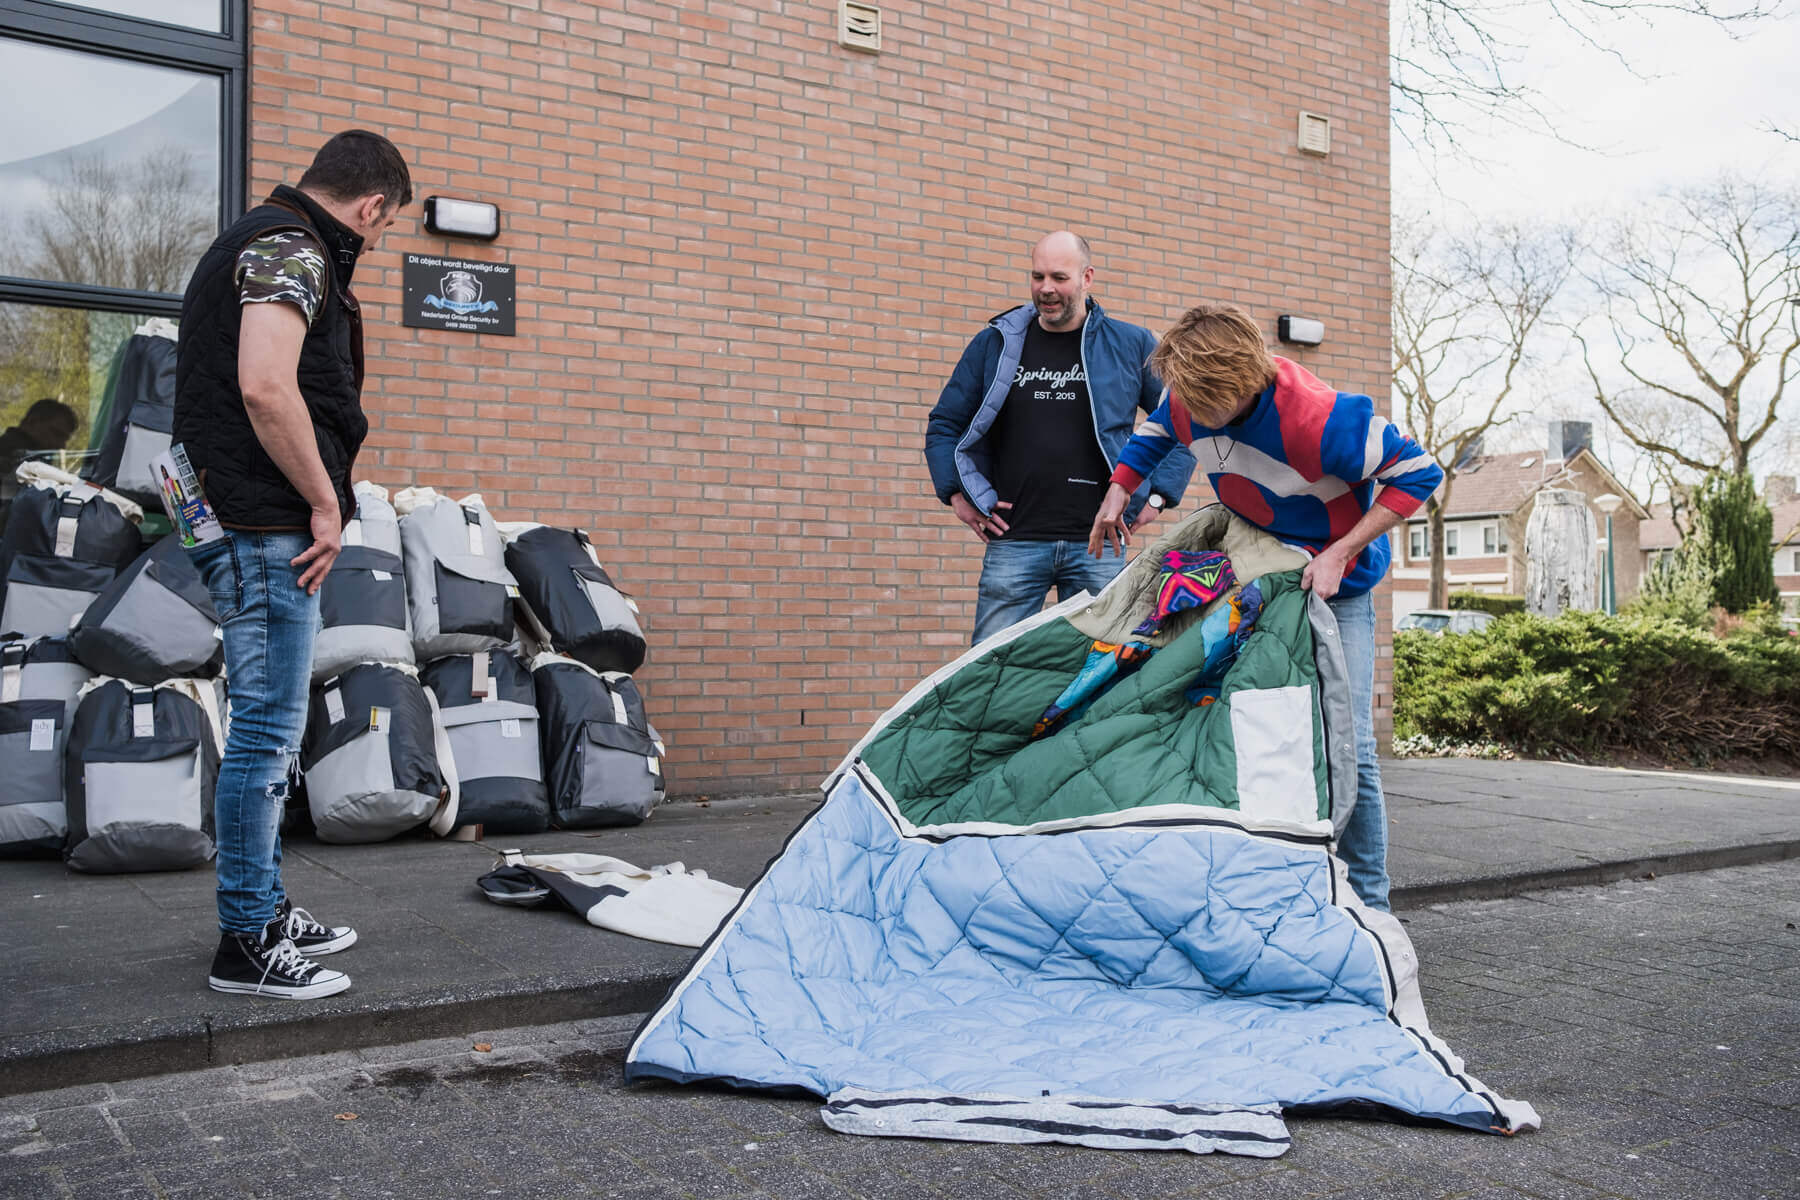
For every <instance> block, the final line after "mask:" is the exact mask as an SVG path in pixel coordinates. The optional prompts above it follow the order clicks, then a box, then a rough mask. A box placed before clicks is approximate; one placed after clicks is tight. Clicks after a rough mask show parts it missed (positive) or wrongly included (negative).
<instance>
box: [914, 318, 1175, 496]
mask: <svg viewBox="0 0 1800 1200" xmlns="http://www.w3.org/2000/svg"><path fill="white" fill-rule="evenodd" d="M1087 313H1088V315H1087V320H1086V321H1085V322H1084V323H1083V324H1082V326H1081V362H1082V366H1083V368H1084V369H1085V371H1086V374H1087V377H1088V398H1089V405H1090V407H1091V408H1092V409H1093V413H1094V437H1095V439H1096V440H1097V441H1099V443H1100V450H1101V453H1103V454H1104V455H1105V456H1106V465H1107V466H1108V467H1109V468H1110V467H1116V466H1118V465H1119V451H1120V450H1122V449H1123V448H1124V446H1125V443H1126V442H1127V441H1128V440H1129V439H1130V438H1131V433H1132V430H1134V429H1136V428H1137V422H1138V415H1139V412H1140V410H1141V411H1142V412H1143V413H1149V412H1152V411H1153V410H1154V409H1155V408H1156V405H1157V402H1158V401H1160V400H1161V399H1162V392H1163V386H1162V382H1161V381H1160V380H1158V379H1157V378H1156V374H1155V372H1153V371H1151V370H1150V368H1149V366H1148V365H1147V362H1148V359H1149V358H1150V352H1151V351H1152V350H1154V349H1156V338H1155V336H1154V335H1152V334H1151V332H1150V331H1149V330H1148V329H1145V328H1144V327H1143V326H1141V325H1132V324H1129V323H1127V322H1125V321H1114V320H1111V319H1110V318H1108V317H1107V315H1106V311H1105V310H1104V309H1102V308H1101V307H1100V306H1099V305H1098V304H1095V303H1094V302H1093V301H1092V300H1091V299H1090V300H1089V301H1088V309H1087ZM1036 318H1037V306H1036V305H1035V304H1022V305H1020V306H1019V307H1018V308H1015V309H1012V310H1010V311H1008V312H1003V313H1001V314H1000V315H999V316H997V317H995V318H994V319H993V320H992V321H990V322H988V327H987V328H986V329H983V330H982V331H981V332H980V333H978V334H976V335H975V337H974V340H972V341H971V342H970V343H969V346H968V349H966V350H964V351H963V355H962V360H961V361H960V362H958V363H957V364H956V370H955V371H953V372H951V374H950V382H949V383H947V384H945V385H944V391H943V394H942V395H940V396H939V397H938V402H937V407H935V408H933V409H932V410H931V417H930V419H929V420H928V421H927V422H926V423H925V463H926V466H928V467H929V468H930V469H931V484H932V487H933V488H935V489H936V491H937V497H938V499H939V500H942V501H943V502H944V503H945V504H948V503H950V499H951V497H952V496H954V495H955V494H956V493H957V492H961V493H962V494H963V495H965V496H967V497H968V498H969V502H970V503H971V504H973V505H974V506H975V507H976V508H978V509H980V510H981V511H982V512H984V513H985V512H989V511H991V510H992V509H993V506H994V502H995V501H996V500H998V499H1000V497H999V495H998V493H996V492H995V491H994V485H993V483H992V482H991V481H990V479H989V475H990V472H991V469H992V465H993V458H994V455H993V447H992V446H990V445H989V444H988V440H987V435H988V430H990V429H992V428H993V427H994V421H995V420H996V419H998V417H999V416H1000V408H1001V406H1002V405H1003V404H1005V403H1006V397H1007V395H1008V394H1009V393H1010V392H1011V391H1012V380H1013V375H1014V374H1015V373H1016V372H1017V370H1018V366H1019V355H1020V353H1021V352H1022V351H1023V350H1024V348H1025V330H1026V328H1027V327H1028V326H1029V325H1030V323H1031V322H1032V321H1033V320H1035V319H1036ZM1193 470H1194V456H1193V455H1191V454H1189V453H1188V452H1187V451H1186V450H1185V449H1184V448H1178V449H1176V450H1175V451H1173V452H1171V453H1170V455H1169V457H1167V458H1165V459H1164V460H1163V461H1162V464H1161V465H1160V466H1159V467H1158V468H1157V470H1156V471H1155V472H1154V473H1153V474H1152V475H1151V476H1150V478H1149V479H1147V480H1146V481H1144V483H1143V484H1142V485H1141V486H1139V488H1138V489H1137V491H1136V492H1135V493H1133V495H1132V498H1131V503H1130V504H1129V505H1127V506H1126V508H1125V516H1126V519H1127V520H1134V519H1136V517H1137V514H1138V510H1139V509H1141V508H1142V507H1143V505H1144V501H1145V499H1146V498H1148V496H1149V495H1150V493H1151V492H1156V493H1157V494H1158V495H1160V496H1162V497H1164V498H1165V499H1166V500H1168V502H1169V507H1171V508H1172V507H1174V506H1175V505H1176V504H1178V503H1180V501H1181V497H1182V494H1183V493H1184V492H1185V491H1186V490H1187V483H1188V476H1189V475H1191V474H1192V473H1193Z"/></svg>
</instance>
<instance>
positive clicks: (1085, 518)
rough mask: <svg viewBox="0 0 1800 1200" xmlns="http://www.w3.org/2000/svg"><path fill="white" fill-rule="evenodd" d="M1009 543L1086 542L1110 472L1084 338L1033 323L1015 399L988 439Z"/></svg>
mask: <svg viewBox="0 0 1800 1200" xmlns="http://www.w3.org/2000/svg"><path fill="white" fill-rule="evenodd" d="M988 437H989V440H990V441H991V442H992V443H993V447H994V459H993V463H994V476H993V482H994V489H995V490H996V491H997V492H998V493H999V498H1000V499H1002V500H1010V501H1012V510H1011V511H1010V512H1008V511H1007V510H1005V509H1001V510H1000V516H1001V519H1002V520H1004V521H1006V522H1007V524H1009V525H1010V526H1011V529H1010V530H1009V531H1008V533H1007V535H1006V537H1007V539H1008V540H1010V541H1021V542H1054V541H1086V540H1087V536H1088V531H1089V530H1090V529H1091V528H1092V527H1093V524H1094V514H1095V513H1096V512H1098V511H1099V510H1100V501H1101V500H1103V499H1105V497H1106V481H1107V479H1108V477H1109V476H1110V475H1111V474H1112V469H1111V468H1110V467H1108V466H1107V465H1106V456H1105V455H1103V454H1101V452H1100V440H1099V435H1098V434H1096V433H1095V432H1094V410H1093V407H1092V406H1091V405H1090V404H1089V403H1088V385H1087V371H1086V369H1085V368H1084V366H1083V365H1082V362H1081V330H1080V329H1072V330H1069V331H1068V332H1066V333H1052V332H1050V331H1049V330H1047V329H1045V328H1044V327H1043V326H1041V325H1039V324H1038V323H1037V321H1035V320H1034V321H1032V322H1031V324H1030V326H1029V327H1028V328H1027V329H1026V331H1025V347H1024V350H1023V351H1022V352H1021V353H1020V356H1019V369H1018V371H1017V373H1016V374H1014V376H1013V386H1012V391H1011V392H1010V393H1009V394H1008V395H1007V397H1006V404H1005V406H1004V407H1003V408H1001V410H1000V415H999V417H998V418H996V419H995V421H994V427H993V429H992V430H991V431H990V432H989V434H988Z"/></svg>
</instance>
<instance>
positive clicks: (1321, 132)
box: [1299, 112, 1331, 158]
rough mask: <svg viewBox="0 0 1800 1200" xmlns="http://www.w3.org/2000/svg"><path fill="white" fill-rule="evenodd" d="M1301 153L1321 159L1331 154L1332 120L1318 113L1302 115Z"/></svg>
mask: <svg viewBox="0 0 1800 1200" xmlns="http://www.w3.org/2000/svg"><path fill="white" fill-rule="evenodd" d="M1299 140H1300V153H1302V154H1316V155H1318V156H1319V157H1320V158H1323V157H1325V156H1326V155H1327V154H1330V153H1331V118H1330V117H1322V116H1320V115H1319V114H1318V113H1309V112H1303V113H1301V114H1300V136H1299Z"/></svg>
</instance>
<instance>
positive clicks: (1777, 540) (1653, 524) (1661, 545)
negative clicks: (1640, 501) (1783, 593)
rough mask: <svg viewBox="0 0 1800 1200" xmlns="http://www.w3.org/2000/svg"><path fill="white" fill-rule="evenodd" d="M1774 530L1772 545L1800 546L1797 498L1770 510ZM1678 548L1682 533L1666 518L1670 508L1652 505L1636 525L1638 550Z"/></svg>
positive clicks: (1798, 498)
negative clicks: (1791, 544) (1642, 521)
mask: <svg viewBox="0 0 1800 1200" xmlns="http://www.w3.org/2000/svg"><path fill="white" fill-rule="evenodd" d="M1773 512H1774V516H1775V531H1774V536H1773V540H1772V542H1771V545H1776V546H1779V545H1781V544H1782V543H1783V542H1784V541H1787V540H1790V538H1791V540H1792V541H1793V542H1794V543H1796V544H1800V496H1796V497H1794V498H1793V499H1792V500H1788V501H1786V502H1784V503H1781V504H1777V505H1776V506H1775V508H1774V510H1773ZM1679 545H1681V534H1680V533H1679V532H1677V531H1676V529H1675V521H1674V519H1673V518H1672V517H1670V516H1669V506H1668V505H1667V504H1666V503H1665V504H1652V505H1651V506H1650V519H1649V520H1648V521H1645V522H1644V523H1643V524H1641V525H1639V526H1638V549H1639V550H1673V549H1674V548H1675V547H1677V546H1679Z"/></svg>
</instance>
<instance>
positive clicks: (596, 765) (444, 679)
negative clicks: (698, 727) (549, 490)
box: [301, 483, 665, 841]
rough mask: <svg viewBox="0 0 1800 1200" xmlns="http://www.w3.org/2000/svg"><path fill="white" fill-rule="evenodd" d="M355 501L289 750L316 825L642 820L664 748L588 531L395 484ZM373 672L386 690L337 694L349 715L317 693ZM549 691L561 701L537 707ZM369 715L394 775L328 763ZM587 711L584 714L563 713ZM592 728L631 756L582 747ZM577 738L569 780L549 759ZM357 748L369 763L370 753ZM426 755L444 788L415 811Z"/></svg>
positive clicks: (341, 831)
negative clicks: (301, 739)
mask: <svg viewBox="0 0 1800 1200" xmlns="http://www.w3.org/2000/svg"><path fill="white" fill-rule="evenodd" d="M356 496H357V513H358V519H357V520H356V521H354V522H352V523H351V527H350V528H349V529H347V530H346V536H345V551H344V554H343V555H340V557H339V558H338V561H337V562H336V563H335V564H334V565H333V567H332V570H331V573H330V575H329V576H327V578H326V581H325V586H324V588H323V589H322V592H321V597H322V599H321V613H322V617H323V626H324V627H323V630H322V632H321V633H320V637H319V648H318V651H317V652H316V654H315V656H314V672H313V677H314V696H313V705H312V719H311V720H310V722H309V724H308V728H307V736H306V741H305V743H304V745H303V748H302V752H301V763H302V766H303V768H304V771H305V783H306V794H307V805H308V810H309V811H310V813H311V816H312V821H313V826H314V828H315V829H316V830H317V832H318V835H319V837H320V838H322V839H325V840H327V841H375V840H380V839H382V838H386V837H391V836H393V835H394V834H396V833H399V832H403V831H404V830H405V829H408V828H416V827H417V826H419V825H420V824H424V823H429V824H430V825H431V827H432V828H433V829H435V830H437V831H438V832H440V833H444V832H448V831H450V830H452V829H462V830H472V829H477V828H478V829H480V830H481V831H483V832H484V833H493V834H520V833H538V832H542V831H543V830H546V829H550V828H557V829H585V828H594V827H599V826H606V825H630V824H636V823H637V822H639V821H642V820H644V819H645V818H646V817H648V816H649V815H650V811H651V809H652V808H653V807H655V805H656V804H657V803H658V802H659V801H660V800H661V799H662V798H663V795H664V790H665V789H664V786H663V782H662V780H663V774H662V771H663V764H662V743H661V741H660V740H659V739H658V738H657V737H656V734H655V731H654V730H653V729H651V727H650V724H649V721H648V719H647V718H646V717H645V715H644V711H643V704H642V701H641V700H639V699H637V689H636V685H635V684H633V683H632V682H631V679H630V676H629V674H626V673H625V672H628V671H630V670H634V669H636V668H637V667H638V666H639V665H640V664H642V662H643V659H644V637H643V631H642V628H641V627H640V625H639V623H638V620H637V610H636V604H635V602H634V601H632V600H631V599H630V598H629V597H627V596H626V595H624V594H623V593H622V592H621V591H619V589H618V588H617V587H616V586H614V585H613V583H612V580H611V578H610V576H608V575H607V573H606V572H605V571H604V570H603V569H602V568H601V566H600V563H599V561H598V559H597V557H596V556H595V555H594V552H593V549H592V547H591V546H590V545H589V543H588V541H587V538H586V537H585V536H584V535H582V534H580V533H578V532H574V531H570V530H558V529H552V528H550V527H548V526H544V525H538V524H534V523H525V524H517V525H503V524H499V523H497V522H496V521H495V520H494V517H493V514H492V513H490V512H489V510H488V508H487V505H486V503H485V502H484V501H483V500H482V498H481V497H480V496H479V495H471V496H465V497H463V498H462V499H460V500H456V499H452V498H451V497H449V496H445V495H441V494H439V493H438V492H436V491H434V490H432V489H430V488H408V489H406V490H404V491H401V492H399V493H396V494H395V495H393V496H392V497H391V499H390V497H389V495H388V493H386V492H385V491H384V490H382V489H381V488H378V487H376V486H374V485H373V484H369V483H358V484H357V485H356ZM352 551H356V553H352ZM396 565H398V567H399V570H398V571H396V570H395V567H396ZM552 664H562V665H572V666H573V667H574V668H575V669H576V671H577V672H578V673H579V676H580V677H579V678H575V677H573V676H570V675H568V673H567V672H565V671H562V670H560V669H558V670H556V671H554V672H552V674H551V675H549V676H547V675H546V673H545V672H546V669H547V668H548V667H550V666H551V665H552ZM373 667H380V668H382V671H381V673H380V675H379V686H380V688H381V689H382V697H383V698H384V699H381V700H378V699H370V700H367V701H361V700H359V702H358V705H357V706H353V705H350V704H349V703H348V702H345V706H344V714H346V715H341V716H339V717H338V718H336V719H335V720H334V719H332V709H331V708H329V707H328V706H327V704H326V701H325V700H324V696H325V695H326V694H327V693H328V692H329V690H330V689H332V688H333V687H334V685H335V686H336V687H337V688H338V689H339V691H340V693H343V692H345V691H348V690H352V689H351V687H350V685H351V684H352V683H357V686H358V687H361V688H364V689H368V688H373V687H375V686H376V685H375V683H374V681H373V679H374V677H370V678H367V679H364V680H362V681H360V682H358V681H357V680H356V679H355V678H354V677H355V676H356V675H357V674H358V673H359V672H366V671H367V669H369V668H373ZM550 678H554V679H555V680H557V681H558V682H557V683H556V684H555V685H554V687H552V685H551V684H550V683H548V682H547V679H550ZM547 688H550V689H551V690H552V691H554V692H555V693H556V694H557V695H558V696H559V697H561V696H564V695H567V696H569V697H571V698H572V700H571V701H570V702H563V701H561V700H560V699H559V701H558V702H557V703H556V704H555V705H553V706H552V707H550V708H548V709H547V708H546V702H545V696H546V689H547ZM627 691H628V693H629V695H630V696H631V697H633V699H634V704H632V705H631V706H628V707H627V708H626V709H624V710H623V713H624V715H623V716H621V715H620V712H621V710H620V709H619V708H618V706H617V705H615V704H614V702H613V700H612V699H611V697H612V696H613V694H614V693H615V692H619V693H624V692H627ZM359 706H360V707H359ZM372 709H381V710H384V712H385V714H386V715H385V716H384V717H382V718H381V719H383V720H387V721H391V722H392V728H391V730H390V731H389V733H388V734H387V735H386V738H387V741H386V745H387V746H388V748H389V750H390V751H391V754H390V761H391V764H392V780H393V782H392V783H391V785H390V783H389V782H388V780H389V776H388V775H387V774H384V773H383V770H382V768H380V767H379V766H375V765H371V766H368V767H366V768H364V769H363V770H362V772H361V773H360V774H359V773H357V772H346V771H344V770H342V769H341V768H340V767H339V766H338V765H337V764H341V763H343V762H345V761H348V760H347V759H346V758H345V755H346V754H347V753H349V752H350V748H351V747H352V746H354V745H359V744H362V743H367V742H368V741H369V734H370V733H372V732H374V731H373V730H372V729H371V728H370V726H371V723H372V721H373V720H375V718H373V717H372V716H371V715H370V710H372ZM590 710H591V711H593V712H594V713H595V714H597V715H595V716H592V717H587V716H579V715H577V714H584V713H587V712H589V711H590ZM546 713H548V714H549V718H548V719H546V715H545V714H546ZM427 714H428V715H429V721H428V720H427V719H426V717H427ZM596 724H604V725H605V726H607V727H608V728H611V727H613V726H620V727H622V728H623V729H624V730H625V732H622V733H619V734H617V735H604V734H603V735H601V736H602V739H603V740H604V739H605V737H608V736H610V737H612V740H614V741H619V742H622V743H623V742H627V741H628V742H629V744H630V745H631V746H632V747H633V749H632V751H631V753H629V754H624V753H623V752H617V751H613V750H610V749H609V748H607V747H606V746H604V745H601V744H599V743H594V741H593V738H594V736H595V735H594V734H593V733H592V732H591V727H592V726H594V725H596ZM347 725H352V726H356V727H357V736H355V737H351V736H349V731H348V730H347V728H346V726H347ZM574 744H580V745H581V746H583V747H584V750H583V751H582V762H583V763H586V764H589V765H587V766H586V767H585V768H583V767H581V766H579V765H577V766H576V767H575V768H574V773H573V774H571V773H570V770H571V768H569V767H567V766H565V765H564V760H565V759H566V758H567V757H568V747H569V746H570V745H574ZM590 744H593V745H594V746H595V748H594V749H593V750H592V751H589V750H587V749H585V747H587V746H589V745H590ZM365 751H366V753H365V754H364V760H366V761H367V762H369V763H371V764H373V763H375V761H376V760H377V759H378V758H379V755H376V754H374V753H373V751H372V750H368V749H367V748H366V747H365ZM428 759H430V760H431V762H432V763H434V764H435V767H436V770H437V773H438V774H437V777H438V778H439V779H441V780H442V787H443V798H442V799H441V801H440V802H439V803H438V804H437V806H436V807H435V809H432V810H430V811H426V810H425V809H424V807H423V804H422V802H421V801H420V800H419V799H418V797H419V796H420V795H422V794H423V793H422V792H420V791H419V790H418V788H419V787H420V786H422V783H421V782H420V781H421V780H423V779H424V778H425V775H424V771H425V766H426V763H427V760H428ZM627 768H628V769H627ZM409 771H411V772H414V774H413V775H409V774H408V772H409ZM590 776H591V781H590V780H589V777H590ZM377 785H379V786H377ZM358 787H360V788H364V789H366V790H365V791H363V792H353V789H354V788H358ZM571 797H572V798H571Z"/></svg>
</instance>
